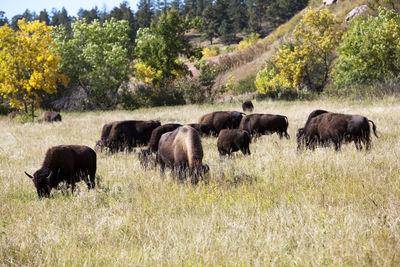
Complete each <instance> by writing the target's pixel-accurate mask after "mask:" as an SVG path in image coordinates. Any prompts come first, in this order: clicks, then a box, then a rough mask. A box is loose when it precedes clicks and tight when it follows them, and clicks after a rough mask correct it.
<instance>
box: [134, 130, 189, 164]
mask: <svg viewBox="0 0 400 267" xmlns="http://www.w3.org/2000/svg"><path fill="white" fill-rule="evenodd" d="M180 126H182V125H181V124H179V123H167V124H164V125H161V126H158V127H157V128H155V129H154V130H153V132H152V133H151V137H150V141H149V145H148V146H147V149H142V150H141V151H139V152H138V158H139V161H140V163H141V164H142V166H143V167H147V165H148V161H149V159H150V157H151V154H152V153H156V152H157V149H158V142H159V141H160V138H161V136H162V135H163V134H165V133H167V132H172V131H173V130H175V129H176V128H178V127H180Z"/></svg>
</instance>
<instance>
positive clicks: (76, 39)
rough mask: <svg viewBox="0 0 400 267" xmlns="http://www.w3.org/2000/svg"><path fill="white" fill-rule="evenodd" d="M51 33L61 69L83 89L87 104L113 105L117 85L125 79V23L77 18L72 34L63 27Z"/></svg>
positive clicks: (126, 54) (126, 38) (126, 61)
mask: <svg viewBox="0 0 400 267" xmlns="http://www.w3.org/2000/svg"><path fill="white" fill-rule="evenodd" d="M52 36H53V39H54V42H55V44H56V50H57V52H58V53H59V55H60V57H61V61H60V67H61V69H62V70H63V71H64V73H65V74H66V75H67V76H68V77H69V78H70V79H71V81H72V82H74V83H75V84H77V85H80V86H82V87H83V88H84V89H85V91H86V93H87V95H88V97H89V105H90V106H92V107H97V108H109V107H112V106H113V105H114V104H115V94H116V93H117V90H118V88H119V86H120V85H121V83H122V82H123V81H125V80H127V78H128V71H129V57H128V43H129V38H128V22H127V21H126V20H120V21H117V20H115V19H114V18H112V19H110V20H108V21H105V22H104V23H103V24H101V23H100V22H99V21H98V20H94V21H93V22H92V23H86V21H85V20H77V21H75V22H74V23H72V36H71V35H69V34H68V33H67V30H66V27H65V26H57V27H53V31H52Z"/></svg>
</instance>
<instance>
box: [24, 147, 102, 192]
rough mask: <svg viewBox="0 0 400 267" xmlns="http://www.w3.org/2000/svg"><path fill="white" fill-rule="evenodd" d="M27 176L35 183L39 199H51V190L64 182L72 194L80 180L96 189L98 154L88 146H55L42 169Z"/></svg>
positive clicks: (48, 154) (48, 152)
mask: <svg viewBox="0 0 400 267" xmlns="http://www.w3.org/2000/svg"><path fill="white" fill-rule="evenodd" d="M25 174H26V175H27V176H28V177H29V178H31V179H32V181H33V182H34V184H35V187H36V190H37V193H38V196H39V198H42V197H49V196H50V191H51V189H52V188H57V186H58V184H59V183H61V182H63V181H65V182H66V183H67V185H68V187H71V190H72V192H74V188H75V183H76V182H79V181H80V180H84V181H85V183H86V184H87V186H88V188H89V189H92V188H94V187H95V174H96V152H94V151H93V149H91V148H90V147H87V146H79V145H61V146H54V147H51V148H49V149H48V150H47V152H46V156H45V158H44V161H43V164H42V167H41V168H40V169H39V170H37V171H36V172H35V173H34V174H33V176H32V175H30V174H28V173H27V172H25ZM88 176H89V179H88Z"/></svg>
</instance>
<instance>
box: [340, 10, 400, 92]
mask: <svg viewBox="0 0 400 267" xmlns="http://www.w3.org/2000/svg"><path fill="white" fill-rule="evenodd" d="M399 36H400V15H399V14H398V13H396V12H395V11H394V10H387V9H384V8H379V10H378V16H377V17H368V18H366V17H363V16H360V17H358V18H356V19H354V20H353V22H352V24H351V28H350V29H349V30H348V31H347V32H346V33H345V35H344V36H343V42H342V44H341V45H340V47H339V58H338V60H337V63H336V66H335V70H334V81H335V83H336V84H337V85H339V86H348V85H351V84H371V83H373V82H377V81H383V80H385V79H391V78H400V38H399Z"/></svg>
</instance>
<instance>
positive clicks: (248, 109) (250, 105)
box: [242, 100, 254, 113]
mask: <svg viewBox="0 0 400 267" xmlns="http://www.w3.org/2000/svg"><path fill="white" fill-rule="evenodd" d="M242 109H243V112H250V113H251V112H253V110H254V106H253V103H251V101H250V100H248V101H246V102H243V104H242Z"/></svg>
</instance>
